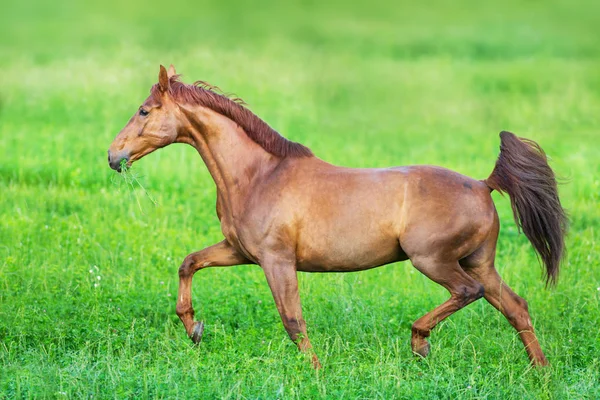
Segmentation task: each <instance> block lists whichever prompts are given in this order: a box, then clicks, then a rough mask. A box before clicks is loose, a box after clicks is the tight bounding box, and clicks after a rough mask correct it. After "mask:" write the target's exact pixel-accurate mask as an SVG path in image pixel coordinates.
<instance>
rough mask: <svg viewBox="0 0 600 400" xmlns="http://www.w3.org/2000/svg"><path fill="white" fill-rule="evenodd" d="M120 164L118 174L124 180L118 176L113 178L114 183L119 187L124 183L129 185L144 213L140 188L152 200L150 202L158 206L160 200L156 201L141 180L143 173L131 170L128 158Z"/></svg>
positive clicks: (130, 193) (131, 193) (129, 189)
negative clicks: (139, 192)
mask: <svg viewBox="0 0 600 400" xmlns="http://www.w3.org/2000/svg"><path fill="white" fill-rule="evenodd" d="M119 166H120V167H121V172H120V173H119V174H118V176H119V177H121V178H122V180H120V179H118V178H116V179H113V183H114V184H115V185H117V186H118V187H119V188H120V187H121V186H122V185H123V184H124V185H125V186H126V187H127V189H128V192H129V195H130V196H134V197H135V200H136V202H137V204H138V207H139V208H140V211H141V212H142V213H143V212H144V210H143V209H142V204H141V202H140V197H139V195H138V191H139V190H141V191H142V192H143V194H144V195H145V196H146V197H147V198H148V200H150V202H152V204H154V206H158V202H157V201H156V199H155V198H154V197H153V196H152V195H151V194H150V192H148V190H147V189H146V188H145V187H144V185H142V183H141V182H140V178H141V175H139V174H137V173H135V172H133V171H131V167H129V166H128V165H127V161H126V160H121V164H120V165H119Z"/></svg>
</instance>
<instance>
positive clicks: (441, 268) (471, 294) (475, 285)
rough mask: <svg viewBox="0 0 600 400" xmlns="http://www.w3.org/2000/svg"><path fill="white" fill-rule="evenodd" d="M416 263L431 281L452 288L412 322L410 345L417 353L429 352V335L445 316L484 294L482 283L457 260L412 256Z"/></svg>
mask: <svg viewBox="0 0 600 400" xmlns="http://www.w3.org/2000/svg"><path fill="white" fill-rule="evenodd" d="M412 263H413V265H414V266H415V268H417V269H418V270H419V271H421V272H422V273H423V274H424V275H426V276H427V277H428V278H429V279H431V280H432V281H434V282H436V283H439V284H440V285H442V286H444V287H445V288H446V289H447V290H448V291H449V292H450V299H449V300H447V301H446V302H444V303H443V304H442V305H440V306H438V307H436V308H435V309H434V310H433V311H431V312H429V313H427V314H425V315H424V316H422V317H421V318H419V319H418V320H417V321H415V323H414V324H413V326H412V340H411V347H412V350H413V352H414V353H416V354H419V355H421V356H423V357H426V356H427V354H429V343H428V342H427V339H426V338H427V337H429V335H430V334H431V330H432V329H433V328H434V327H435V326H436V325H437V324H438V323H439V322H441V321H442V320H443V319H445V318H447V317H449V316H450V315H452V314H454V313H455V312H456V311H458V310H460V309H461V308H463V307H465V306H467V305H468V304H470V303H472V302H473V301H475V300H477V299H479V298H481V297H482V296H483V291H484V289H483V286H482V285H481V284H480V283H479V282H477V281H476V280H475V279H473V278H471V277H470V276H469V275H467V274H466V273H465V272H464V271H463V269H462V268H461V267H460V265H459V264H458V262H457V261H453V262H440V261H438V260H433V259H430V258H424V259H416V260H412Z"/></svg>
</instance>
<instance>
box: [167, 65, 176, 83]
mask: <svg viewBox="0 0 600 400" xmlns="http://www.w3.org/2000/svg"><path fill="white" fill-rule="evenodd" d="M167 75H168V76H169V79H170V78H171V77H172V76H175V75H177V72H175V67H174V66H173V64H171V65H170V66H169V70H168V71H167Z"/></svg>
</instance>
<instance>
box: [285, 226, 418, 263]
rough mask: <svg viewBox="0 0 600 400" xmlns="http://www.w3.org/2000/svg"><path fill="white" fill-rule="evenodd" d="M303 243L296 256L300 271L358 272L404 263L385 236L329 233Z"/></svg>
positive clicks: (394, 243) (397, 248)
mask: <svg viewBox="0 0 600 400" xmlns="http://www.w3.org/2000/svg"><path fill="white" fill-rule="evenodd" d="M304 239H305V240H301V241H300V243H299V246H298V249H297V254H296V256H297V269H298V270H299V271H306V272H347V271H361V270H365V269H369V268H374V267H378V266H381V265H385V264H389V263H391V262H395V261H402V260H406V259H407V257H406V254H405V253H404V251H403V250H402V248H401V247H400V244H399V242H398V239H397V237H395V236H394V235H386V234H385V232H380V233H379V234H373V233H368V232H360V231H353V232H348V231H346V232H336V231H335V230H330V231H325V232H322V233H319V234H315V235H314V236H311V237H305V238H304Z"/></svg>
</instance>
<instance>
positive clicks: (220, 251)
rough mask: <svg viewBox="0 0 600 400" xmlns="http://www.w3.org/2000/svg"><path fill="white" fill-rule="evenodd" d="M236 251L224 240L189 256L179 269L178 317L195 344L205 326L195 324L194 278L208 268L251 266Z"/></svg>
mask: <svg viewBox="0 0 600 400" xmlns="http://www.w3.org/2000/svg"><path fill="white" fill-rule="evenodd" d="M251 263H252V262H251V261H249V260H248V259H246V257H244V256H242V255H241V254H239V253H238V252H237V250H235V249H234V248H233V247H231V245H230V244H229V243H228V242H227V241H226V240H223V241H222V242H219V243H217V244H215V245H213V246H210V247H207V248H205V249H204V250H200V251H197V252H195V253H192V254H190V255H188V256H187V257H186V258H185V260H184V261H183V263H182V264H181V267H180V268H179V293H178V294H177V315H178V316H179V319H181V322H183V325H184V326H185V330H186V332H187V334H188V336H189V337H190V338H191V339H192V341H193V342H194V343H198V342H199V341H200V339H201V338H202V332H203V331H204V324H203V323H202V322H194V308H193V307H192V277H193V276H194V274H195V273H196V271H198V270H200V269H202V268H206V267H216V266H219V267H227V266H232V265H240V264H251Z"/></svg>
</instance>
